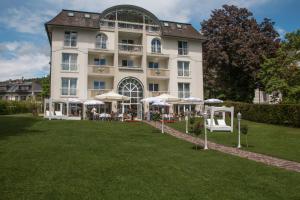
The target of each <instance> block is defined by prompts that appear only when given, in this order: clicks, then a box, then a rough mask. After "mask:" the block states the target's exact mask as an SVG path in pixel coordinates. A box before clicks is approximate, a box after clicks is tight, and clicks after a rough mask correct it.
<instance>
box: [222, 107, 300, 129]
mask: <svg viewBox="0 0 300 200" xmlns="http://www.w3.org/2000/svg"><path fill="white" fill-rule="evenodd" d="M224 105H225V106H234V112H235V116H236V114H237V113H238V112H241V114H242V118H243V119H246V120H250V121H254V122H261V123H269V124H278V125H286V126H294V127H300V104H250V103H241V102H225V103H224Z"/></svg>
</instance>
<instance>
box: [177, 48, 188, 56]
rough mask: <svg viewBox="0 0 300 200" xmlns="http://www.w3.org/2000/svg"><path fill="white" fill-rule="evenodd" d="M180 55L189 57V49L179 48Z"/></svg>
mask: <svg viewBox="0 0 300 200" xmlns="http://www.w3.org/2000/svg"><path fill="white" fill-rule="evenodd" d="M178 54H179V55H188V49H187V48H178Z"/></svg>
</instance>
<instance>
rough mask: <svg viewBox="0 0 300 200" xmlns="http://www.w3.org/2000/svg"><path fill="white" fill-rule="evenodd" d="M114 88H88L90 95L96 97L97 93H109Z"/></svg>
mask: <svg viewBox="0 0 300 200" xmlns="http://www.w3.org/2000/svg"><path fill="white" fill-rule="evenodd" d="M111 90H112V89H88V97H89V98H94V97H95V96H97V95H100V94H104V93H107V92H109V91H111Z"/></svg>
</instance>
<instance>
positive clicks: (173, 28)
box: [45, 5, 205, 40]
mask: <svg viewBox="0 0 300 200" xmlns="http://www.w3.org/2000/svg"><path fill="white" fill-rule="evenodd" d="M126 6H128V5H126ZM135 7H136V6H135ZM106 10H107V9H106ZM69 12H72V13H74V16H68V13H69ZM85 14H89V15H90V18H86V17H85ZM101 16H102V13H95V12H84V11H75V10H62V11H61V12H60V13H59V14H58V15H57V16H55V17H54V18H53V19H51V20H50V21H49V22H47V23H46V24H45V26H46V30H47V34H48V37H49V29H48V27H49V26H51V25H54V26H68V27H79V28H91V29H99V28H100V18H101ZM159 21H160V25H161V29H162V36H170V37H180V38H187V39H198V40H204V39H205V38H204V36H203V35H202V34H200V33H199V32H198V31H197V30H196V29H195V28H194V27H193V26H192V25H191V24H189V23H180V22H170V21H164V20H159ZM164 23H168V26H164ZM177 24H180V25H181V28H178V27H177ZM49 39H50V38H49Z"/></svg>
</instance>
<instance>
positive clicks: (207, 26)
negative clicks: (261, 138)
mask: <svg viewBox="0 0 300 200" xmlns="http://www.w3.org/2000/svg"><path fill="white" fill-rule="evenodd" d="M201 25H202V33H203V34H204V36H206V37H207V41H206V42H205V43H204V45H203V54H204V82H205V89H207V90H210V91H211V92H209V93H208V94H206V95H208V96H210V97H219V98H223V99H228V100H236V101H246V102H251V101H252V100H253V97H254V89H255V88H256V85H257V83H258V82H259V80H258V79H257V73H258V70H259V68H260V64H261V63H262V61H263V55H264V56H265V57H271V56H272V55H274V54H275V52H276V49H277V48H278V42H279V41H278V40H277V38H278V33H277V32H276V31H275V29H274V27H273V25H274V22H272V21H271V20H270V19H264V20H263V22H262V23H261V24H258V23H257V22H256V20H255V19H254V18H253V14H252V13H251V12H250V11H248V10H247V9H246V8H238V7H236V6H229V5H223V7H222V9H216V10H214V11H213V12H212V15H211V18H210V19H208V20H204V21H203V22H202V23H201Z"/></svg>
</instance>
